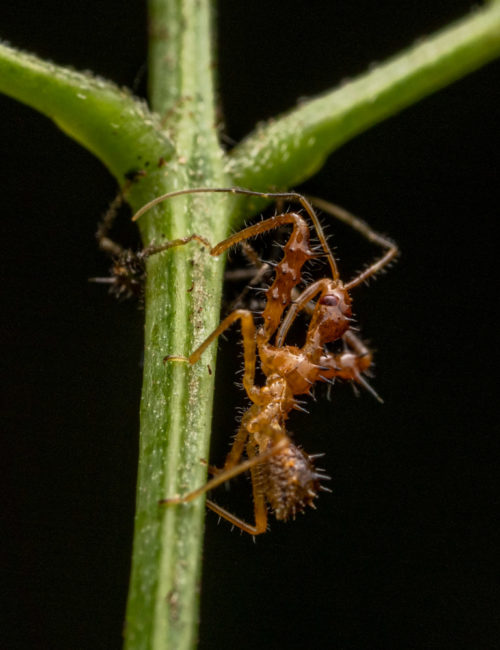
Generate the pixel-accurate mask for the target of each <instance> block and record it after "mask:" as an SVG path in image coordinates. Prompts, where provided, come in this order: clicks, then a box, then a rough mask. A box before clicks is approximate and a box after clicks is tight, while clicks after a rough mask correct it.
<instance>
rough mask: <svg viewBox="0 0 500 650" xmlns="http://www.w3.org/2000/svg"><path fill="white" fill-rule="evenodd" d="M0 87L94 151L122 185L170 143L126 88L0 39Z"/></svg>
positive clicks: (166, 152)
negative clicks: (17, 47) (37, 55)
mask: <svg viewBox="0 0 500 650" xmlns="http://www.w3.org/2000/svg"><path fill="white" fill-rule="evenodd" d="M0 91H2V92H4V93H6V94H7V95H10V96H11V97H13V98H14V99H17V100H18V101H21V102H24V103H25V104H28V105H29V106H31V107H32V108H34V109H36V110H37V111H39V112H40V113H43V114H44V115H46V116H47V117H49V118H50V119H52V120H53V121H54V122H55V123H56V124H57V126H59V128H60V129H61V130H62V131H64V132H65V133H66V134H67V135H69V136H70V137H72V138H73V139H74V140H76V141H77V142H79V143H80V144H81V145H83V146H84V147H85V148H86V149H88V150H89V151H91V152H92V153H93V154H95V155H96V156H97V157H98V158H99V159H100V160H101V161H102V162H103V163H104V164H105V165H106V167H108V169H109V170H110V171H111V172H112V173H113V174H114V175H115V176H116V178H117V179H118V181H119V183H120V184H123V181H124V179H125V174H126V173H127V172H132V171H134V170H137V169H140V168H141V167H142V166H143V164H144V162H146V161H147V160H148V159H153V160H158V158H159V157H160V156H162V157H163V158H164V159H165V160H169V159H170V157H171V156H172V154H173V151H174V146H173V143H172V141H171V140H170V139H169V138H168V137H167V135H166V134H163V133H160V132H159V128H158V120H157V119H156V117H155V116H154V115H153V114H152V113H150V112H149V110H148V108H147V106H146V105H145V104H144V102H141V101H138V100H137V99H135V98H134V97H133V96H132V95H131V94H130V93H129V92H128V91H126V90H122V89H120V88H118V87H117V86H116V85H115V84H113V83H111V82H109V81H105V80H104V79H100V78H99V77H95V76H93V75H91V74H88V73H81V72H76V71H74V70H70V69H68V68H64V67H62V66H58V65H55V64H54V63H49V62H48V61H41V60H40V59H38V58H37V57H35V56H33V55H32V54H27V53H26V52H21V51H19V50H16V49H14V48H12V47H9V46H7V45H5V44H3V43H0Z"/></svg>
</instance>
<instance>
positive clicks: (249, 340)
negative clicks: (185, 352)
mask: <svg viewBox="0 0 500 650" xmlns="http://www.w3.org/2000/svg"><path fill="white" fill-rule="evenodd" d="M236 320H240V321H241V334H242V336H243V354H244V361H245V371H244V374H243V386H244V387H245V390H246V392H247V394H248V397H249V398H250V399H251V400H252V401H254V400H255V399H256V398H257V396H258V395H259V394H260V391H259V389H258V388H257V387H256V386H254V377H255V363H256V352H255V324H254V321H253V316H252V313H251V312H250V311H248V310H246V309H237V310H236V311H233V312H232V313H231V314H229V316H226V318H225V319H224V320H223V321H222V323H221V324H220V325H219V327H217V328H216V329H215V330H214V331H213V332H212V333H211V334H210V336H208V338H206V339H205V340H204V341H203V343H202V344H201V345H200V346H199V347H198V348H196V350H195V351H194V352H192V353H191V354H190V355H189V357H180V356H176V355H172V354H169V355H167V356H166V357H165V358H164V359H163V361H164V362H166V361H186V362H187V363H189V364H190V365H193V364H194V363H196V362H197V361H198V360H199V359H200V357H201V355H202V354H203V352H205V350H206V349H207V348H208V346H209V345H210V344H211V343H212V342H213V341H215V339H216V338H217V337H219V336H220V335H221V334H222V333H223V332H224V331H225V330H227V328H228V327H230V326H231V325H232V324H233V323H234V322H235V321H236Z"/></svg>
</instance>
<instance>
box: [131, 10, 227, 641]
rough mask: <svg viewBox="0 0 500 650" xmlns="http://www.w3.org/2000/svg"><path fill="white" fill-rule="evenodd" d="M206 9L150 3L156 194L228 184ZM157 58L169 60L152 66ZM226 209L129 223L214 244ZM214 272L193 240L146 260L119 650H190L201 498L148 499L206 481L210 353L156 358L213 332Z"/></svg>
mask: <svg viewBox="0 0 500 650" xmlns="http://www.w3.org/2000/svg"><path fill="white" fill-rule="evenodd" d="M210 4H211V3H210V2H209V0H203V1H201V2H196V1H195V0H182V1H181V0H179V1H170V2H166V3H165V2H163V3H162V2H158V1H157V0H156V1H155V2H153V3H152V5H151V29H152V32H153V34H154V35H155V37H154V38H153V43H152V47H151V50H150V56H151V59H152V60H151V68H152V69H153V70H154V71H155V72H154V75H153V81H152V84H151V95H152V101H153V105H154V108H155V109H156V111H157V112H159V113H161V114H164V113H165V112H166V111H171V115H170V119H169V129H170V131H171V134H172V137H173V139H174V141H175V143H176V154H175V157H174V158H173V159H172V160H171V161H170V164H169V165H168V168H166V169H165V173H164V177H163V179H164V180H163V191H168V190H172V189H175V188H178V187H189V186H190V185H192V184H193V183H195V184H200V183H203V184H209V185H220V184H221V183H222V184H223V183H224V182H227V180H226V179H225V177H224V175H223V172H222V155H221V150H220V148H219V144H218V140H217V135H216V131H215V123H216V120H215V111H214V106H215V98H214V91H213V80H212V68H211V49H210V48H211V30H210V25H211V15H210ZM172 16H173V17H172ZM165 25H170V27H169V33H168V46H167V45H165V44H164V43H163V40H164V38H165V36H166V35H165V31H164V29H165ZM180 25H182V28H181V27H180ZM166 50H168V51H170V52H171V53H172V52H175V53H176V56H175V58H173V59H172V60H171V61H169V64H168V65H167V66H163V65H162V63H163V59H162V57H164V56H165V51H166ZM172 56H173V55H172ZM158 59H160V60H158ZM170 79H172V86H170V85H169V81H170ZM180 98H182V103H183V110H175V109H174V110H172V108H173V104H177V105H179V106H180V103H179V100H180ZM141 184H142V183H141ZM138 204H139V201H137V207H139V205H138ZM229 205H230V203H229V201H228V200H227V198H224V197H222V200H221V199H220V198H219V197H214V196H212V197H207V196H188V197H184V198H180V199H179V200H172V201H171V202H170V203H168V204H163V205H162V206H160V208H159V209H158V210H154V211H152V212H151V213H150V214H148V215H145V218H144V220H141V221H140V222H139V225H140V227H141V230H142V234H143V238H144V239H145V241H152V240H156V241H159V240H160V238H161V235H162V234H163V235H165V236H166V237H167V238H168V239H172V238H175V237H182V236H184V235H186V233H189V232H197V233H200V234H203V235H205V236H206V237H207V238H209V239H211V240H212V241H218V240H219V239H221V238H223V237H224V236H225V234H226V232H227V228H228V223H229V211H228V207H229ZM134 207H135V206H134ZM222 266H223V260H216V259H214V258H210V256H209V255H208V254H207V251H206V250H205V249H203V248H202V247H200V245H198V244H195V243H192V244H189V245H188V246H186V247H185V248H184V247H181V248H178V249H174V250H172V251H169V252H166V253H162V254H161V255H158V256H153V257H152V258H150V260H149V262H148V279H147V289H146V328H145V367H144V384H143V397H142V403H141V436H140V459H139V475H138V484H137V508H136V520H135V535H134V550H133V566H132V579H131V586H130V593H129V601H128V607H127V616H126V632H125V634H126V647H127V648H128V649H129V650H138V649H139V648H141V649H146V648H148V649H154V650H159V649H160V648H161V649H162V650H165V649H167V648H168V649H172V650H173V649H175V650H177V649H179V650H184V649H187V648H192V647H193V646H194V645H195V640H196V639H195V635H196V629H197V619H198V595H199V580H200V572H201V547H202V532H203V518H204V500H203V499H200V500H197V501H195V502H193V503H191V504H188V505H185V506H180V507H171V508H161V507H160V506H159V505H158V500H159V499H161V498H163V497H166V496H171V495H174V494H179V493H184V492H186V491H189V490H190V489H192V488H194V487H197V486H199V485H201V484H202V483H203V482H204V481H205V478H206V464H205V465H204V464H202V462H201V459H207V458H208V445H209V434H210V428H211V403H212V393H213V381H214V372H213V371H215V359H214V357H215V352H214V350H213V349H212V350H211V351H210V352H207V354H205V355H204V357H203V363H200V364H196V365H195V366H193V367H192V368H190V367H187V366H186V365H185V364H179V363H171V364H167V365H165V364H164V363H163V361H162V360H163V357H164V356H165V355H166V354H169V353H175V354H188V353H189V351H190V350H192V349H193V348H195V347H196V345H197V344H199V343H200V342H201V341H202V340H203V339H204V338H206V336H207V334H208V333H209V332H210V331H211V330H213V329H214V328H215V327H216V325H217V320H218V313H219V301H220V288H221V284H222V277H221V273H222ZM208 366H210V368H211V369H213V371H212V372H209V371H208Z"/></svg>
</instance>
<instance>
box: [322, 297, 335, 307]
mask: <svg viewBox="0 0 500 650" xmlns="http://www.w3.org/2000/svg"><path fill="white" fill-rule="evenodd" d="M319 303H320V305H326V306H327V307H336V306H337V305H338V304H339V299H338V298H337V296H334V295H332V294H327V295H326V296H323V298H321V299H320V301H319Z"/></svg>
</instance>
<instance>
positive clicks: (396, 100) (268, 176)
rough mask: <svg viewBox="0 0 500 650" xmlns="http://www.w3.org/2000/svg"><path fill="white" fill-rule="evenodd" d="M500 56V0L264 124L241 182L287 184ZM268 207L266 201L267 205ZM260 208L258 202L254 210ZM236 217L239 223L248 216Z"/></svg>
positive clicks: (242, 159)
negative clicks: (389, 118) (350, 142)
mask: <svg viewBox="0 0 500 650" xmlns="http://www.w3.org/2000/svg"><path fill="white" fill-rule="evenodd" d="M499 54H500V2H498V1H497V2H493V3H489V4H487V5H485V6H484V7H483V8H482V9H480V10H476V11H474V12H473V13H471V14H469V15H468V16H465V17H464V18H462V19H461V20H459V21H457V22H456V23H454V24H452V25H450V26H449V27H447V28H445V29H443V30H440V31H439V32H438V33H436V34H434V35H432V36H429V37H426V38H424V39H421V40H420V41H419V42H418V43H417V44H415V45H413V46H412V47H410V48H409V49H408V50H406V51H405V52H402V53H400V54H398V55H397V56H395V57H393V58H392V59H390V60H389V61H387V62H386V63H384V64H382V65H379V66H377V67H376V68H374V69H371V70H370V71H369V72H367V73H366V74H363V75H361V76H360V77H358V78H356V79H354V80H353V81H351V82H349V83H347V84H344V85H342V86H341V87H339V88H338V89H336V90H333V91H331V92H328V93H326V94H325V95H323V96H321V97H318V98H317V99H314V100H312V101H309V102H306V103H304V104H302V105H301V106H299V107H298V108H296V109H294V110H292V111H290V112H289V113H287V114H285V115H283V116H281V117H278V118H277V119H273V120H271V121H270V122H268V123H267V124H264V125H263V126H261V127H260V128H258V129H256V131H254V132H253V133H252V134H250V135H249V136H248V137H247V138H246V139H245V140H243V141H242V142H241V143H240V144H239V145H238V146H236V147H235V148H234V149H233V151H232V153H231V156H230V160H229V163H228V168H227V170H228V173H229V174H231V176H232V177H233V179H234V181H235V183H236V184H237V185H241V186H243V187H252V188H255V189H260V190H263V191H265V190H271V189H285V188H288V187H290V186H292V187H293V186H295V185H297V184H299V183H301V182H302V181H304V180H306V179H307V178H309V177H310V176H312V175H313V174H314V173H315V172H316V171H318V169H320V167H321V166H322V165H323V164H324V162H325V159H326V157H327V156H328V155H330V154H331V153H332V152H333V151H335V150H336V149H338V148H339V147H340V146H341V145H342V144H344V143H345V142H347V141H348V140H350V139H352V138H353V137H355V136H356V135H358V134H359V133H361V132H363V131H365V130H366V129H368V128H370V127H371V126H373V125H374V124H377V123H378V122H381V121H382V120H384V119H386V118H387V117H389V116H391V115H394V114H396V113H397V112H399V111H400V110H402V109H403V108H406V107H407V106H410V105H411V104H414V103H416V102H417V101H418V100H419V99H422V98H423V97H426V96H427V95H429V94H431V93H433V92H436V91H437V90H439V89H440V88H442V87H443V86H446V85H447V84H450V83H452V82H453V81H455V80H456V79H459V78H460V77H463V76H465V75H466V74H468V73H469V72H471V71H473V70H476V69H477V68H479V67H480V66H482V65H484V64H485V63H488V62H489V61H492V60H493V59H494V58H496V57H497V56H498V55H499ZM261 205H262V204H261ZM255 209H256V206H255V205H252V206H251V212H253V210H255ZM245 216H246V214H245V211H243V212H241V213H240V214H239V215H236V216H235V220H234V222H233V226H234V227H236V226H238V225H239V224H240V223H241V222H242V221H243V219H244V218H245Z"/></svg>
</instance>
